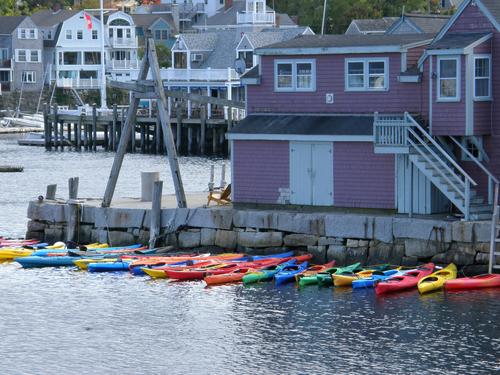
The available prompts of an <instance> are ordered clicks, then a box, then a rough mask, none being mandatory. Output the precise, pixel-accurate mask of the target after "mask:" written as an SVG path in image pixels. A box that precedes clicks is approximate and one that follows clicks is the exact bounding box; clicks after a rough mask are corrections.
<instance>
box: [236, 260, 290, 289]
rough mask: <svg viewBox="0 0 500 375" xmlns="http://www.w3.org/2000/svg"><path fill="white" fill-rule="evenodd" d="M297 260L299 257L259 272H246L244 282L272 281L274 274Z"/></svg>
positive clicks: (246, 283)
mask: <svg viewBox="0 0 500 375" xmlns="http://www.w3.org/2000/svg"><path fill="white" fill-rule="evenodd" d="M296 262H297V259H290V260H288V261H286V262H284V263H281V264H278V265H271V266H267V267H264V268H262V269H260V270H259V271H257V272H250V273H247V274H245V276H243V278H242V279H241V280H242V281H243V284H245V285H248V284H253V283H257V282H259V281H270V280H272V279H273V277H274V275H276V274H277V273H278V272H279V271H281V270H282V269H283V268H284V267H287V266H290V265H293V264H295V263H296Z"/></svg>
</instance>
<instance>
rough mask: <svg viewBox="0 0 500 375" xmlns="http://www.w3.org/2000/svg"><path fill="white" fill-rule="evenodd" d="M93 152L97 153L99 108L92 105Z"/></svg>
mask: <svg viewBox="0 0 500 375" xmlns="http://www.w3.org/2000/svg"><path fill="white" fill-rule="evenodd" d="M92 151H97V107H96V104H93V105H92Z"/></svg>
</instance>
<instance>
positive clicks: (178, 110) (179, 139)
mask: <svg viewBox="0 0 500 375" xmlns="http://www.w3.org/2000/svg"><path fill="white" fill-rule="evenodd" d="M176 115H177V128H176V129H175V130H176V134H177V136H176V139H175V142H176V145H175V148H176V149H177V152H179V150H180V149H181V144H182V143H181V142H182V113H181V106H180V105H177V108H176Z"/></svg>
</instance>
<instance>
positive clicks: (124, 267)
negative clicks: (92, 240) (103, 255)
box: [87, 261, 130, 272]
mask: <svg viewBox="0 0 500 375" xmlns="http://www.w3.org/2000/svg"><path fill="white" fill-rule="evenodd" d="M129 265H130V262H124V261H117V262H110V263H89V264H88V266H87V270H88V271H89V272H118V271H128V266H129Z"/></svg>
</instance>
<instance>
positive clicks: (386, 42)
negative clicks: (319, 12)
mask: <svg viewBox="0 0 500 375" xmlns="http://www.w3.org/2000/svg"><path fill="white" fill-rule="evenodd" d="M432 38H433V35H429V34H390V35H389V34H381V35H378V34H371V35H360V34H358V35H346V34H340V35H301V36H298V37H296V38H293V39H290V40H287V41H284V42H281V43H276V44H272V45H269V46H266V47H263V48H260V51H264V52H265V51H266V50H274V51H275V50H285V49H295V50H297V49H301V50H307V49H318V48H319V49H326V48H348V47H372V48H373V47H383V46H396V47H401V46H405V45H409V44H413V43H419V42H425V41H427V40H431V39H432Z"/></svg>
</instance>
